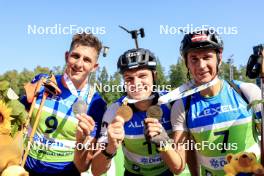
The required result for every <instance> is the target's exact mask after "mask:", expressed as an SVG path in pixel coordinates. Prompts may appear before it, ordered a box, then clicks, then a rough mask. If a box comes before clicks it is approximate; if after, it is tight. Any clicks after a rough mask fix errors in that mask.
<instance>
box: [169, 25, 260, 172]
mask: <svg viewBox="0 0 264 176" xmlns="http://www.w3.org/2000/svg"><path fill="white" fill-rule="evenodd" d="M222 51H223V42H222V40H221V38H220V37H219V35H218V34H217V33H216V32H215V31H213V30H201V31H196V32H193V33H189V34H186V35H185V36H184V38H183V40H182V42H181V48H180V52H181V55H182V57H183V58H184V60H185V64H186V67H187V69H188V73H190V75H191V78H192V82H193V87H197V86H200V85H204V84H206V83H209V82H211V81H214V83H215V84H214V85H212V86H210V87H208V88H206V89H204V90H202V91H200V92H196V93H194V94H192V95H190V96H187V97H184V98H182V99H179V100H176V101H175V103H174V104H173V106H172V110H171V122H172V130H173V139H174V141H175V143H178V144H186V143H188V144H190V143H191V142H190V140H192V141H194V143H192V144H193V145H185V148H184V147H182V148H178V151H179V153H180V154H181V155H182V156H183V164H185V163H186V160H185V159H184V158H185V157H186V155H187V154H186V153H187V151H188V150H190V151H195V152H193V155H192V163H193V165H195V166H196V167H197V168H198V169H199V170H197V171H196V174H195V175H199V174H201V175H206V176H210V175H213V176H222V175H224V171H223V167H224V165H225V164H226V163H227V161H226V159H225V156H226V155H227V154H228V153H233V154H235V153H238V152H244V151H248V152H254V153H255V154H256V155H257V156H258V157H259V156H260V147H259V144H258V133H257V132H258V130H257V128H256V124H258V123H260V119H261V112H260V111H261V108H260V105H258V106H255V107H253V109H249V110H248V109H247V105H248V103H250V102H252V101H253V100H257V99H261V91H260V89H259V88H258V87H257V86H256V85H255V84H252V83H245V82H241V81H235V80H233V81H232V82H227V81H225V80H223V79H221V78H219V66H220V65H221V62H222ZM194 144H195V145H194ZM186 146H188V147H189V148H186ZM195 158H196V159H195ZM197 161H198V163H197Z"/></svg>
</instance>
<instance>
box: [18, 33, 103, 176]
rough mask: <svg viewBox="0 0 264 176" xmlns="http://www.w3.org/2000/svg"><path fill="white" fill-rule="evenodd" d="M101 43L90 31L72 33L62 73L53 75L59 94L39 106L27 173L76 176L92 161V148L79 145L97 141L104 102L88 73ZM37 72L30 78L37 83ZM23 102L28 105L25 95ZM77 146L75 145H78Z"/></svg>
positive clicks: (39, 77)
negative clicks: (79, 108) (77, 108)
mask: <svg viewBox="0 0 264 176" xmlns="http://www.w3.org/2000/svg"><path fill="white" fill-rule="evenodd" d="M101 48H102V44H101V42H100V41H99V40H98V39H97V37H95V36H94V35H92V34H86V33H82V34H76V35H74V36H73V39H72V42H71V46H70V50H69V51H67V52H66V53H65V61H66V68H65V71H64V73H63V75H56V76H55V77H56V81H57V84H58V87H59V88H60V90H61V92H62V93H61V94H60V95H58V96H52V95H50V96H48V98H47V100H46V101H45V104H44V106H43V109H42V113H41V119H40V122H39V126H38V128H37V131H36V134H35V136H34V140H33V145H31V148H30V152H29V156H28V158H27V161H26V165H25V168H26V170H27V171H29V173H30V176H34V175H38V176H41V175H43V176H44V175H45V176H47V175H51V176H52V175H54V176H55V175H56V176H60V175H61V176H79V175H80V172H83V171H86V170H87V169H88V166H89V164H90V162H91V158H92V155H93V152H94V150H95V147H92V148H91V149H89V148H87V147H86V148H85V147H83V146H82V145H78V144H84V143H87V142H89V143H90V144H92V143H96V139H97V137H98V136H99V132H100V127H101V120H102V116H103V113H104V111H105V110H106V103H105V102H104V100H103V99H102V98H101V97H100V95H99V94H98V93H97V92H96V91H95V90H94V88H93V87H92V86H91V85H90V84H89V79H88V77H89V75H90V73H91V72H94V71H95V70H96V69H97V67H98V62H97V61H98V57H99V54H100V50H101ZM43 76H44V77H45V76H47V75H38V76H36V77H35V79H34V80H33V81H32V83H34V82H37V81H39V80H40V79H41V77H43ZM43 93H44V88H41V89H40V91H39V95H38V97H37V101H36V105H35V109H34V112H33V116H32V119H31V122H30V124H31V126H32V125H33V123H34V120H35V116H36V112H37V110H38V108H39V105H40V101H41V98H42V96H43ZM78 101H82V102H84V106H85V108H84V109H86V110H85V111H83V112H82V113H77V114H74V113H73V105H74V104H75V103H77V102H78ZM22 102H24V104H26V105H27V106H29V105H30V103H29V102H27V99H26V97H24V99H22ZM77 145H78V147H77Z"/></svg>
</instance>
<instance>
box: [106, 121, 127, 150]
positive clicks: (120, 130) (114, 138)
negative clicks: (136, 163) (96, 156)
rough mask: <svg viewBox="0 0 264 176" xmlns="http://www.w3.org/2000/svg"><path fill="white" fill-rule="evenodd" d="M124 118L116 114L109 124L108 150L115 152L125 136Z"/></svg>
mask: <svg viewBox="0 0 264 176" xmlns="http://www.w3.org/2000/svg"><path fill="white" fill-rule="evenodd" d="M124 123H125V122H124V119H123V118H121V117H120V116H116V118H115V119H114V120H113V122H112V123H110V124H109V126H108V129H107V133H108V145H107V152H109V153H115V152H116V150H117V149H118V147H119V146H120V145H121V143H122V141H123V140H124V138H125V131H124Z"/></svg>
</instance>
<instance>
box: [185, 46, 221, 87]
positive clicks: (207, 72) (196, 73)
mask: <svg viewBox="0 0 264 176" xmlns="http://www.w3.org/2000/svg"><path fill="white" fill-rule="evenodd" d="M220 57H221V56H220ZM220 62H221V60H220ZM219 64H220V63H219ZM187 67H188V69H189V70H190V72H191V75H192V77H193V79H194V81H195V82H196V84H198V85H201V84H204V83H207V82H210V81H211V80H213V79H214V78H215V76H216V75H217V67H218V62H217V55H216V52H215V51H214V50H212V49H205V50H193V51H190V52H189V53H188V54H187Z"/></svg>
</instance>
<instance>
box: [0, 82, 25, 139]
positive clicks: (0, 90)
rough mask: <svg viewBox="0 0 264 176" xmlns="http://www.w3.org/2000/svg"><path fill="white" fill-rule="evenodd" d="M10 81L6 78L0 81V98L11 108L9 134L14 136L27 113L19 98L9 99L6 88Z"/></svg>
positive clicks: (23, 122)
mask: <svg viewBox="0 0 264 176" xmlns="http://www.w3.org/2000/svg"><path fill="white" fill-rule="evenodd" d="M9 87H10V83H9V82H8V81H6V80H4V81H0V98H1V100H3V101H4V102H5V103H6V104H7V106H8V107H9V108H10V109H11V110H12V111H11V114H10V116H11V118H12V119H11V136H14V135H15V133H16V132H17V131H18V130H19V128H21V127H22V125H23V124H25V122H26V119H27V118H28V114H27V112H26V109H25V107H24V105H22V104H21V103H20V102H19V100H11V99H9V98H10V97H8V94H7V92H8V89H9Z"/></svg>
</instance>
